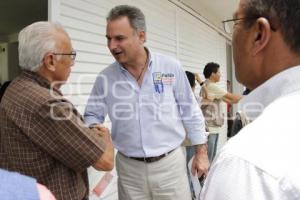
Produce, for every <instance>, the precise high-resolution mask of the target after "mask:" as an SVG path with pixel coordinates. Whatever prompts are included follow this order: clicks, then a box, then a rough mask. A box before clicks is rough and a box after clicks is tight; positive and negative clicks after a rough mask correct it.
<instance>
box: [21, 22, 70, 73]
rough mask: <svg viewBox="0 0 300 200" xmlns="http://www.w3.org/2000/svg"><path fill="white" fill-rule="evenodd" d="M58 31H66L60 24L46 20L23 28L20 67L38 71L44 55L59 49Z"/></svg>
mask: <svg viewBox="0 0 300 200" xmlns="http://www.w3.org/2000/svg"><path fill="white" fill-rule="evenodd" d="M58 31H64V29H63V27H62V26H61V25H60V24H57V23H52V22H46V21H42V22H35V23H33V24H30V25H29V26H26V27H25V28H23V29H22V30H21V31H20V33H19V65H20V67H21V68H22V69H24V70H29V71H33V72H36V71H38V69H39V68H40V67H41V66H42V63H43V59H44V56H45V55H46V54H47V53H49V52H55V51H56V50H57V49H56V38H55V37H56V33H57V32H58ZM64 32H65V31H64Z"/></svg>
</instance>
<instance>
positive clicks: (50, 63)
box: [43, 54, 56, 72]
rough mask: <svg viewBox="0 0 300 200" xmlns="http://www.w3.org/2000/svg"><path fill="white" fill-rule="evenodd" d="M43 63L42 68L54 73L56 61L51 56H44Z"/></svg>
mask: <svg viewBox="0 0 300 200" xmlns="http://www.w3.org/2000/svg"><path fill="white" fill-rule="evenodd" d="M43 62H44V66H45V67H46V69H48V70H49V71H51V72H54V71H55V64H56V60H55V58H54V55H53V54H46V55H45V57H44V60H43Z"/></svg>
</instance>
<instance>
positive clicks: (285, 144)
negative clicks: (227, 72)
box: [202, 0, 300, 200]
mask: <svg viewBox="0 0 300 200" xmlns="http://www.w3.org/2000/svg"><path fill="white" fill-rule="evenodd" d="M299 8H300V1H299V0H288V1H286V0H272V1H267V0H240V2H239V7H238V9H237V10H236V12H235V13H234V15H233V19H231V20H226V21H225V23H230V22H232V23H234V26H233V30H232V31H233V35H232V46H233V58H234V62H235V67H236V70H235V71H236V77H237V80H238V81H239V82H241V83H242V84H244V85H245V86H246V87H247V88H249V89H250V90H251V93H250V94H248V95H247V96H246V97H244V99H243V100H242V101H241V103H242V108H244V110H245V111H246V112H244V113H245V115H246V116H247V117H250V120H253V121H252V122H251V123H250V124H248V125H247V126H245V127H244V128H243V129H242V130H241V131H240V132H239V134H238V135H236V136H235V137H233V138H232V139H230V140H229V142H228V144H227V145H226V146H224V148H223V150H222V151H221V153H220V154H219V155H218V157H217V158H216V161H215V162H214V163H213V165H212V167H211V169H210V172H209V175H208V177H207V179H206V183H205V186H204V190H203V193H202V199H203V200H219V199H223V200H239V199H245V200H250V199H251V200H253V199H260V200H298V199H299V198H300V173H299V169H300V158H299V155H298V154H299V152H300V145H299V124H300V121H299V113H300V105H299V102H300V79H299V77H300V40H299V35H300V26H299V23H298V22H299V20H300V12H299ZM226 30H227V31H228V29H226ZM253 105H256V106H255V107H253ZM258 111H259V112H258Z"/></svg>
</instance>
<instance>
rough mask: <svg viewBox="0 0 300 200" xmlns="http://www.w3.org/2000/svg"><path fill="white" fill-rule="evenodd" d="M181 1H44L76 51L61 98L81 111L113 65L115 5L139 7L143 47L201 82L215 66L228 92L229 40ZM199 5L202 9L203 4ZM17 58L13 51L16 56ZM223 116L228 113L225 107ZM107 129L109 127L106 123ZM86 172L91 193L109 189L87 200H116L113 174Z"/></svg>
mask: <svg viewBox="0 0 300 200" xmlns="http://www.w3.org/2000/svg"><path fill="white" fill-rule="evenodd" d="M14 1H15V0H14ZM29 2H33V0H30V1H29ZM184 2H185V1H181V0H109V1H108V0H48V2H47V4H46V6H47V11H48V13H47V18H48V20H49V21H54V22H59V23H61V24H62V25H63V26H64V27H65V29H66V30H67V32H68V33H69V35H70V37H71V39H72V43H73V47H74V49H75V50H76V51H77V58H76V63H75V65H74V67H73V69H72V73H71V76H70V78H69V82H68V84H66V85H65V86H64V87H63V89H62V90H63V93H64V95H66V97H67V98H68V99H70V100H71V101H72V102H73V104H74V105H75V106H76V107H77V108H78V109H79V111H80V112H81V113H83V111H84V108H85V104H86V102H87V99H88V97H89V93H90V91H91V89H92V86H93V83H94V81H95V79H96V76H97V74H98V73H99V72H100V71H101V70H103V69H104V68H105V67H106V66H108V65H109V64H110V63H112V62H113V61H114V58H113V57H112V56H111V55H110V52H109V50H108V48H107V47H106V38H105V33H106V15H107V14H108V12H109V10H110V9H111V8H112V7H114V6H116V5H119V4H129V5H134V6H137V7H139V8H140V9H141V10H142V11H143V12H144V14H145V15H146V23H147V42H146V46H147V47H149V48H150V49H151V50H153V51H157V52H160V53H163V54H167V55H170V56H174V57H176V58H178V59H179V60H180V61H181V63H182V64H183V67H184V69H185V70H189V71H192V72H196V73H199V74H201V77H202V78H203V79H204V77H203V75H202V71H203V68H204V66H205V64H206V63H207V62H211V61H213V62H217V63H219V64H220V66H221V73H222V78H221V82H220V85H221V87H223V88H224V89H226V80H227V74H229V76H231V75H232V73H234V72H232V71H231V69H232V64H231V48H230V44H229V43H230V38H229V36H228V35H226V34H225V33H224V32H223V30H222V28H221V26H220V25H221V23H220V22H216V21H214V20H210V19H209V17H206V16H202V15H200V13H198V12H197V11H195V10H194V9H193V8H192V7H190V6H188V5H187V4H185V3H184ZM33 3H34V2H33ZM199 4H200V5H201V1H199ZM42 19H43V18H42ZM45 20H47V19H45ZM221 20H222V19H220V21H221ZM12 23H13V22H12ZM217 23H218V24H217ZM28 24H29V23H28ZM28 24H24V26H26V25H28ZM215 24H216V25H215ZM5 38H7V41H5ZM16 42H17V34H16V33H11V34H10V35H9V36H7V37H4V36H3V35H2V36H1V32H0V46H1V45H2V46H4V47H6V46H7V45H9V44H10V43H16ZM0 53H2V51H0ZM16 54H17V53H14V56H15V58H16V57H17V55H16ZM2 57H3V58H4V59H2V60H0V63H4V64H2V65H1V66H0V67H1V68H0V69H1V73H2V72H3V73H2V75H1V80H5V79H8V76H7V74H8V72H7V69H8V66H7V64H5V63H7V60H6V59H5V55H3V54H2ZM6 57H8V55H6ZM0 58H1V55H0ZM12 60H13V59H12ZM14 65H15V64H14ZM5 66H6V67H5ZM228 69H229V70H228ZM228 71H229V72H230V73H228ZM5 74H6V75H5ZM10 78H13V77H10ZM199 89H200V88H198V90H199ZM224 113H225V115H226V106H225V104H224ZM106 125H107V126H110V123H109V119H108V120H107V123H106ZM226 131H227V127H226V124H225V125H224V127H223V128H222V132H221V133H220V134H221V135H220V139H219V144H220V146H221V145H222V144H223V143H224V142H225V141H226ZM89 173H90V185H91V189H93V188H94V187H95V186H96V185H97V184H98V182H99V181H100V180H101V178H103V180H102V183H101V184H100V189H99V188H98V189H99V190H101V187H103V186H104V187H105V186H106V185H107V188H106V189H105V190H104V192H103V193H102V194H101V196H97V195H93V196H92V197H91V200H96V199H97V200H98V199H106V200H115V199H117V185H116V173H115V172H114V171H113V172H111V174H105V176H103V175H104V173H99V172H96V171H94V170H93V169H90V171H89ZM111 175H112V176H111ZM98 192H99V191H98ZM98 194H99V193H98Z"/></svg>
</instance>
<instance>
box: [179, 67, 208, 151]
mask: <svg viewBox="0 0 300 200" xmlns="http://www.w3.org/2000/svg"><path fill="white" fill-rule="evenodd" d="M177 69H178V71H177V76H176V83H175V87H174V95H175V99H176V103H177V104H178V107H179V111H180V114H181V118H182V121H183V124H184V127H185V129H186V132H187V138H188V139H189V140H190V141H191V145H197V144H205V143H206V142H207V132H206V131H205V120H204V117H203V114H202V112H201V110H200V107H199V105H198V103H197V101H196V98H195V95H194V93H193V91H192V89H191V86H190V84H189V82H188V79H187V77H186V75H185V72H184V70H183V68H182V67H181V65H180V63H178V68H177Z"/></svg>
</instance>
